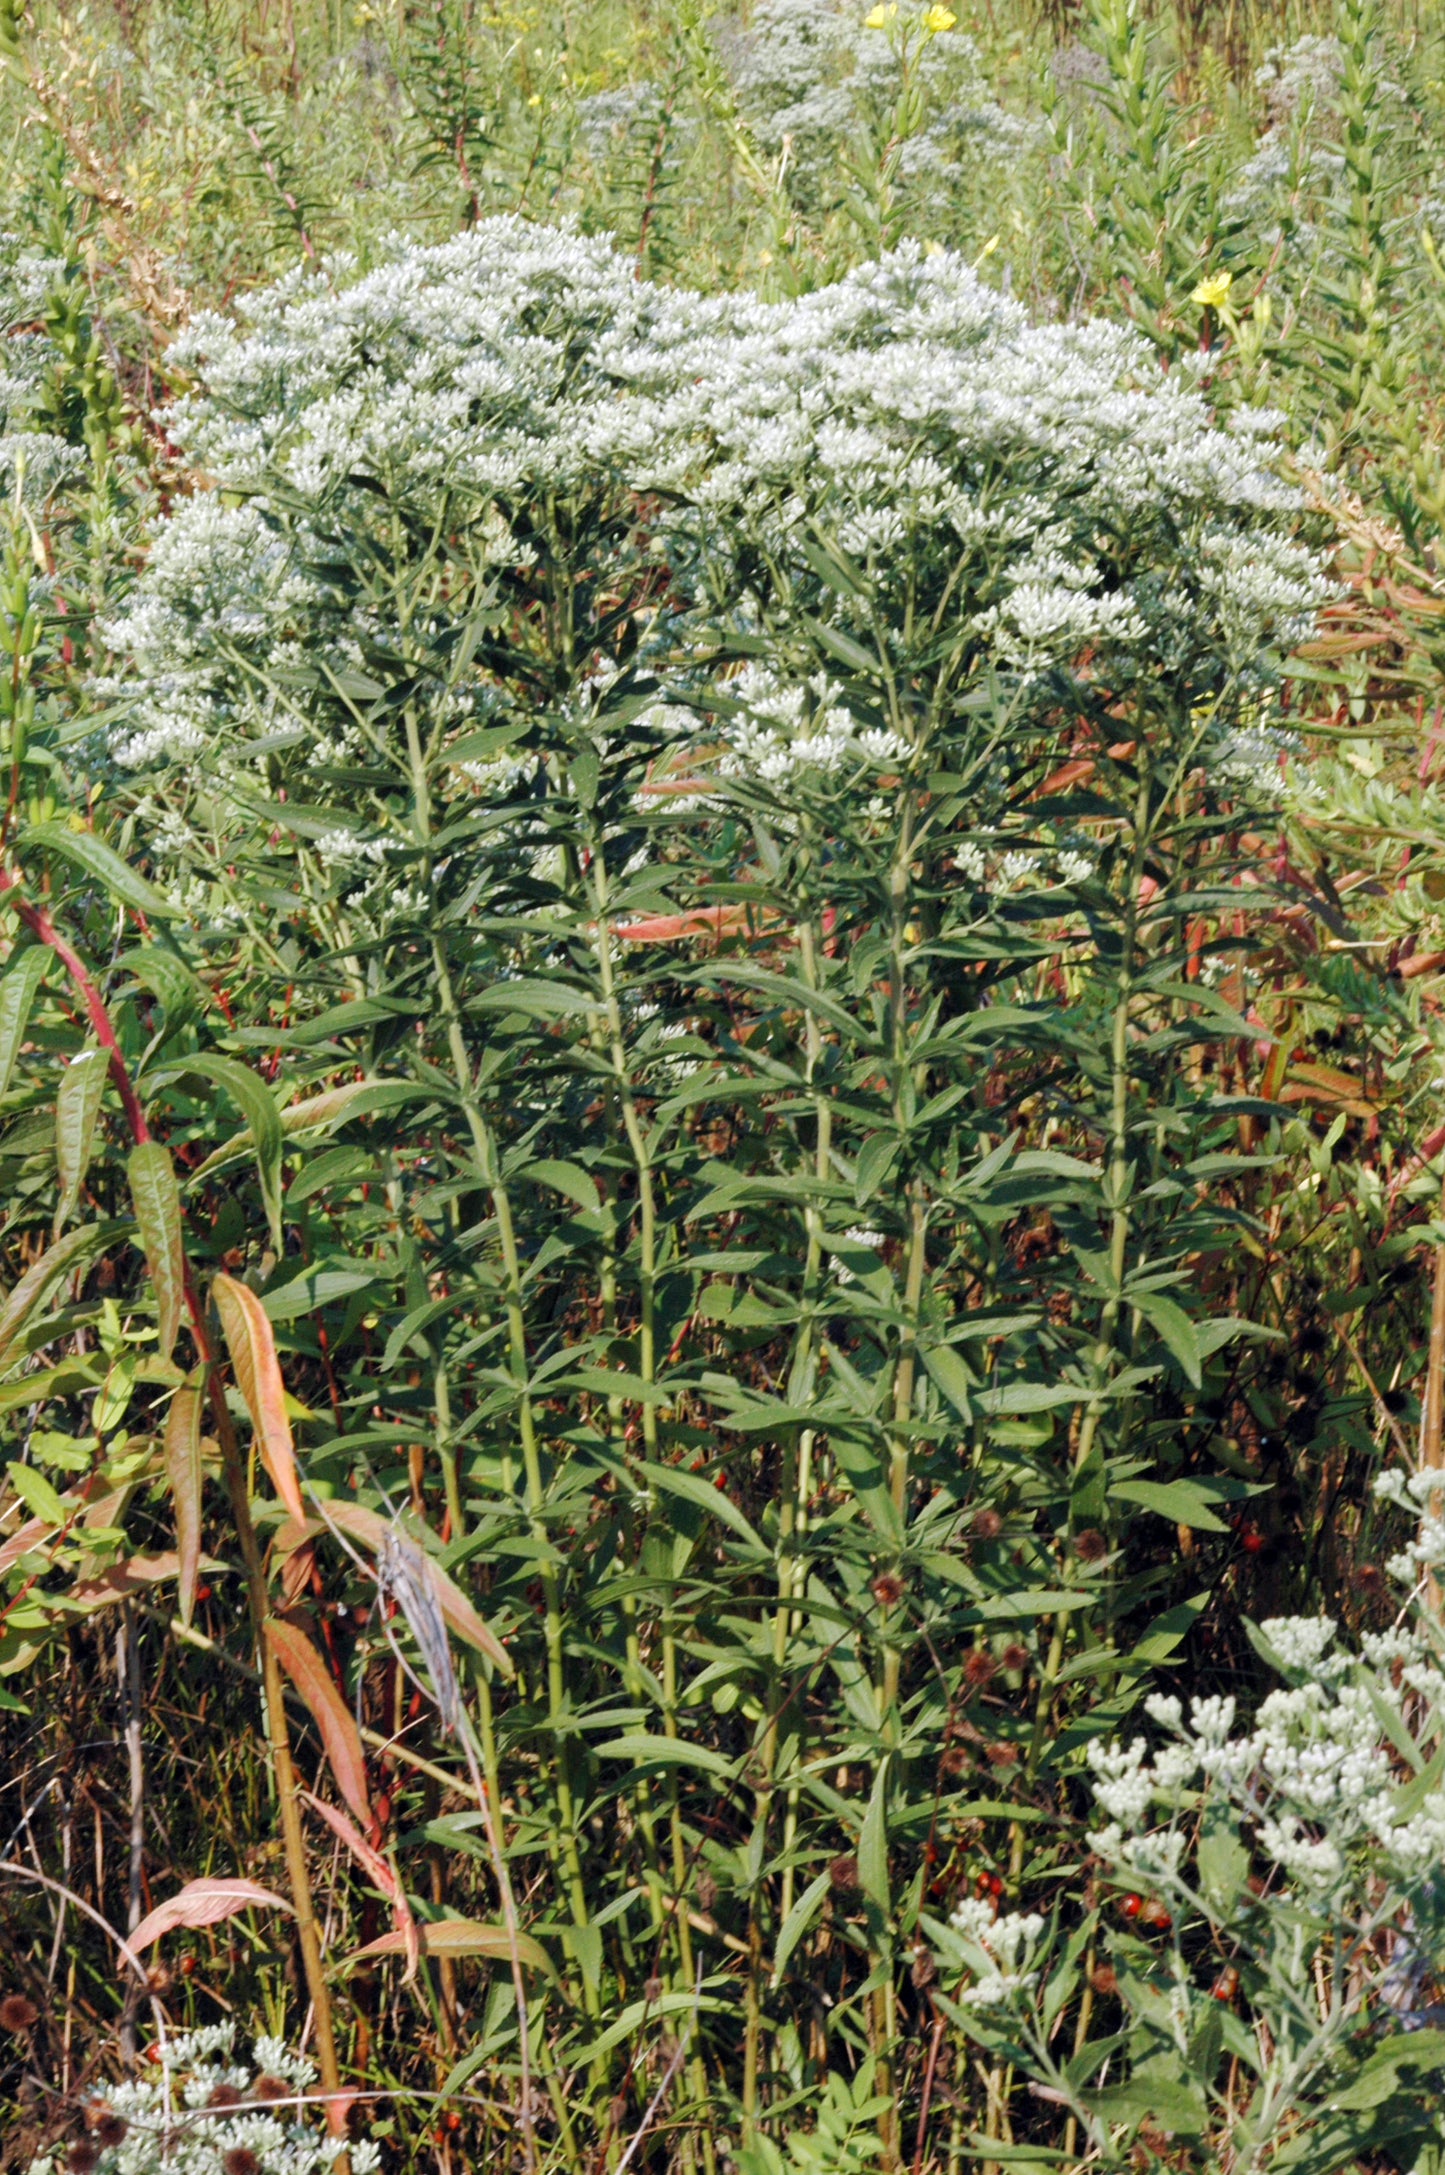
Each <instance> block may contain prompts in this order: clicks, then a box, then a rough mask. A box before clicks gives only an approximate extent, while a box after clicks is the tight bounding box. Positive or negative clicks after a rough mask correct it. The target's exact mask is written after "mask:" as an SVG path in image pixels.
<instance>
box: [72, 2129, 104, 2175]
mask: <svg viewBox="0 0 1445 2175" xmlns="http://www.w3.org/2000/svg"><path fill="white" fill-rule="evenodd" d="M65 2164H66V2166H67V2168H69V2170H70V2175H91V2170H92V2169H93V2168H95V2167H98V2166H99V2164H100V2147H99V2145H97V2144H96V2142H95V2140H94V2138H91V2137H77V2139H76V2140H75V2143H74V2144H73V2145H71V2146H70V2147H69V2149H68V2150H67V2152H66V2155H65Z"/></svg>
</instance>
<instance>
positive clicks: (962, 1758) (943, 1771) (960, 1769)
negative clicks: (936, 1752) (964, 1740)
mask: <svg viewBox="0 0 1445 2175" xmlns="http://www.w3.org/2000/svg"><path fill="white" fill-rule="evenodd" d="M972 1765H973V1762H972V1760H970V1758H969V1756H968V1754H967V1752H966V1751H965V1750H964V1748H963V1746H962V1745H947V1746H945V1748H944V1751H943V1753H942V1755H941V1757H940V1759H939V1762H938V1772H939V1773H940V1775H946V1776H947V1777H948V1778H949V1780H950V1781H952V1780H954V1779H955V1778H956V1777H957V1776H959V1775H966V1774H967V1773H968V1771H969V1768H970V1767H971V1766H972Z"/></svg>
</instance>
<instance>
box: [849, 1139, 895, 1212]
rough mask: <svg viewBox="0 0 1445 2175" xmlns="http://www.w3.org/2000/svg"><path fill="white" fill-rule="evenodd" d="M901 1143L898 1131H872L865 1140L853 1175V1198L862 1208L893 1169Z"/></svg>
mask: <svg viewBox="0 0 1445 2175" xmlns="http://www.w3.org/2000/svg"><path fill="white" fill-rule="evenodd" d="M900 1145H901V1144H900V1142H899V1139H898V1135H897V1134H896V1133H870V1134H869V1135H868V1138H867V1139H866V1140H865V1141H864V1143H863V1145H862V1147H861V1148H860V1149H859V1151H858V1164H857V1169H856V1170H855V1172H854V1176H853V1198H854V1200H855V1201H856V1202H857V1204H858V1206H859V1207H860V1208H862V1207H863V1205H864V1203H865V1202H867V1201H871V1200H872V1198H873V1196H874V1194H875V1193H876V1192H877V1191H878V1188H879V1187H880V1186H881V1185H882V1183H883V1181H884V1179H885V1178H886V1177H887V1176H888V1173H889V1172H890V1171H891V1170H892V1168H893V1166H894V1164H895V1163H896V1162H897V1160H898V1151H899V1147H900Z"/></svg>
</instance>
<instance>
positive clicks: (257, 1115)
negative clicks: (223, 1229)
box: [152, 1050, 286, 1254]
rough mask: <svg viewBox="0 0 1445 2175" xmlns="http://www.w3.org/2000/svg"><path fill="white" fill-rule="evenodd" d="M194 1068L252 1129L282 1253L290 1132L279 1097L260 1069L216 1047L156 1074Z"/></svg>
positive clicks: (274, 1237) (165, 1076) (178, 1075)
mask: <svg viewBox="0 0 1445 2175" xmlns="http://www.w3.org/2000/svg"><path fill="white" fill-rule="evenodd" d="M191 1072H193V1073H199V1074H200V1076H201V1078H202V1079H203V1080H214V1082H215V1083H216V1086H217V1087H221V1088H224V1089H225V1091H226V1093H227V1094H228V1095H229V1096H230V1098H231V1100H232V1102H233V1103H235V1105H236V1107H237V1108H238V1110H239V1111H240V1113H241V1115H242V1117H243V1118H244V1119H245V1120H246V1123H247V1125H248V1126H249V1127H250V1129H251V1141H252V1146H253V1148H254V1150H255V1156H256V1175H257V1177H258V1178H259V1180H260V1182H261V1199H262V1202H263V1203H264V1205H265V1209H266V1223H267V1227H268V1229H269V1231H270V1235H271V1245H272V1247H273V1248H274V1250H275V1251H276V1252H277V1253H278V1254H279V1253H280V1251H281V1245H282V1239H281V1158H282V1154H283V1152H284V1149H285V1145H286V1136H285V1131H284V1128H283V1126H282V1123H281V1113H280V1111H279V1110H278V1109H277V1107H276V1098H275V1096H274V1095H273V1094H272V1093H271V1090H270V1089H269V1088H268V1087H267V1085H266V1083H265V1081H264V1080H263V1079H262V1078H261V1077H260V1075H259V1073H254V1072H252V1070H251V1068H250V1066H249V1065H243V1064H242V1063H241V1061H240V1059H239V1058H237V1057H222V1056H220V1055H219V1054H218V1052H216V1051H215V1050H198V1051H197V1052H196V1053H195V1055H194V1056H187V1057H185V1058H179V1059H177V1060H176V1061H175V1062H174V1063H172V1064H169V1065H166V1066H164V1067H162V1068H161V1070H160V1071H159V1072H158V1073H156V1074H154V1075H153V1076H152V1077H153V1078H154V1079H155V1080H157V1081H160V1080H179V1079H182V1078H184V1076H185V1075H186V1074H187V1073H191Z"/></svg>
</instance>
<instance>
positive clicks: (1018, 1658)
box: [999, 1639, 1031, 1670]
mask: <svg viewBox="0 0 1445 2175" xmlns="http://www.w3.org/2000/svg"><path fill="white" fill-rule="evenodd" d="M1030 1659H1031V1656H1030V1654H1029V1650H1028V1648H1027V1647H1026V1646H1020V1645H1019V1643H1018V1641H1017V1640H1016V1639H1012V1640H1010V1642H1009V1644H1008V1645H1007V1646H1006V1647H1005V1648H1004V1650H1003V1652H1002V1654H1000V1656H999V1660H1000V1661H1001V1662H1002V1663H1003V1665H1004V1667H1005V1669H1013V1670H1023V1669H1027V1667H1028V1665H1029V1661H1030Z"/></svg>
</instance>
